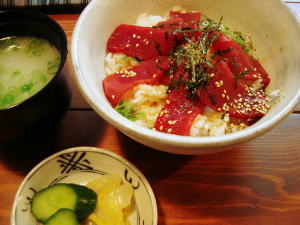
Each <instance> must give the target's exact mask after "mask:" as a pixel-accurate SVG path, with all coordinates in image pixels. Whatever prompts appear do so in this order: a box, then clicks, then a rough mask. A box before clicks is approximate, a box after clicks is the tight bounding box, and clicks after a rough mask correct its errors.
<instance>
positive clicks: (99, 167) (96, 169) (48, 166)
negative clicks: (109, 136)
mask: <svg viewBox="0 0 300 225" xmlns="http://www.w3.org/2000/svg"><path fill="white" fill-rule="evenodd" d="M105 174H117V175H119V176H120V177H122V180H123V182H129V183H131V184H132V185H133V187H134V198H133V203H134V210H133V212H132V213H131V214H130V216H129V218H128V219H129V222H130V225H156V224H157V206H156V200H155V197H154V194H153V191H152V189H151V186H150V184H149V183H148V181H147V180H146V178H145V177H144V176H143V174H142V173H141V172H140V171H139V170H138V169H137V168H136V167H135V166H134V165H132V164H131V163H130V162H128V161H127V160H125V159H124V158H122V157H121V156H119V155H117V154H114V153H112V152H109V151H106V150H103V149H99V148H94V147H76V148H71V149H67V150H64V151H61V152H58V153H56V154H54V155H52V156H50V157H48V158H47V159H45V160H43V161H42V162H41V163H39V164H38V165H37V166H36V167H35V168H33V169H32V170H31V171H30V172H29V174H28V175H27V176H26V177H25V179H24V180H23V182H22V184H21V185H20V187H19V190H18V191H17V194H16V197H15V200H14V204H13V210H12V215H11V225H37V224H39V223H38V222H37V221H36V219H35V218H34V217H33V216H32V214H31V212H30V202H31V199H32V197H33V195H34V194H35V193H36V192H37V191H39V190H41V189H43V188H45V187H47V186H49V185H51V184H55V183H77V184H82V185H84V184H86V183H87V182H88V181H90V180H92V179H95V178H97V177H99V176H102V175H105Z"/></svg>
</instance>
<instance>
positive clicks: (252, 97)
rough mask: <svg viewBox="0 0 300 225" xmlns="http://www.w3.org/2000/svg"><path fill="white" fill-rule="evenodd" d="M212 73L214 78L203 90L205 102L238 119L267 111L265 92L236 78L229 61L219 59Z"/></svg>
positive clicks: (261, 114)
mask: <svg viewBox="0 0 300 225" xmlns="http://www.w3.org/2000/svg"><path fill="white" fill-rule="evenodd" d="M212 74H213V77H212V79H211V80H210V81H209V83H208V85H207V86H206V87H205V88H204V89H203V90H202V92H201V100H202V101H203V103H205V104H206V105H208V106H209V107H210V108H212V109H214V110H216V111H219V112H224V113H228V114H229V115H230V117H233V118H238V119H248V118H256V117H262V116H263V115H264V114H265V113H266V111H265V109H267V102H266V96H265V94H263V93H264V92H263V91H255V90H254V89H252V88H249V87H247V86H246V85H245V84H244V83H242V82H241V81H240V80H238V79H236V78H235V76H234V74H233V73H232V72H231V70H230V68H229V66H228V63H226V62H224V61H219V62H218V63H217V64H216V65H215V68H214V71H213V72H212Z"/></svg>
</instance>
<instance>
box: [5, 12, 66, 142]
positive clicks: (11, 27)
mask: <svg viewBox="0 0 300 225" xmlns="http://www.w3.org/2000/svg"><path fill="white" fill-rule="evenodd" d="M11 36H33V37H37V38H43V39H46V40H48V41H49V42H50V43H52V44H53V45H54V46H56V48H57V49H58V50H59V51H60V54H61V63H60V67H59V70H58V72H57V74H56V75H55V76H54V78H53V79H52V80H51V81H50V82H49V83H48V84H47V85H46V86H45V87H44V88H43V89H42V90H40V91H39V92H38V93H37V94H35V95H34V96H32V97H30V98H28V99H27V100H25V101H23V102H21V103H19V104H17V105H14V106H12V107H9V108H5V109H0V142H5V141H11V140H15V139H17V138H19V137H22V136H24V135H28V134H31V133H35V132H36V131H38V132H42V131H43V130H44V129H48V128H49V126H52V125H54V124H56V123H57V122H58V121H60V120H61V119H62V118H63V117H64V115H65V113H66V111H67V109H68V107H69V105H70V100H71V92H70V88H69V86H68V83H67V80H66V76H63V74H62V73H61V70H62V68H63V66H64V64H65V61H66V58H67V53H68V52H67V38H66V35H65V33H64V31H63V29H62V28H61V27H60V26H59V25H58V24H57V23H56V22H55V21H53V20H52V19H51V18H49V17H48V16H45V15H42V14H39V13H36V12H31V11H25V10H14V11H6V12H1V13H0V38H4V37H11ZM16 63H18V62H16Z"/></svg>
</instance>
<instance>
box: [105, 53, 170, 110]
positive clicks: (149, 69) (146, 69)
mask: <svg viewBox="0 0 300 225" xmlns="http://www.w3.org/2000/svg"><path fill="white" fill-rule="evenodd" d="M168 68H169V62H168V57H166V56H159V57H156V58H153V59H149V60H147V61H144V62H141V63H140V64H139V65H137V66H134V67H132V68H130V69H128V70H125V71H121V72H119V73H116V74H112V75H109V76H108V77H106V78H105V79H104V80H103V82H102V83H103V89H104V93H105V95H106V98H107V99H108V101H109V102H110V104H111V105H112V106H113V107H114V106H116V105H117V104H118V103H119V101H120V100H121V99H122V96H123V95H124V94H125V93H126V92H127V91H129V90H130V89H131V88H133V87H134V86H136V85H138V84H156V83H157V82H158V80H159V79H160V77H161V76H163V75H164V71H167V70H168Z"/></svg>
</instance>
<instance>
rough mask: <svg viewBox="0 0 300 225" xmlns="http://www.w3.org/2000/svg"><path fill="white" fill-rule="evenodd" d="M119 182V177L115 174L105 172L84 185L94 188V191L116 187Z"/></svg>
mask: <svg viewBox="0 0 300 225" xmlns="http://www.w3.org/2000/svg"><path fill="white" fill-rule="evenodd" d="M120 183H121V178H120V177H119V176H118V175H116V174H106V175H104V176H101V177H99V178H97V179H94V180H92V181H90V182H89V183H88V184H87V185H86V186H87V187H89V188H91V189H92V190H94V191H95V192H97V193H98V192H99V191H101V190H102V189H103V188H104V189H110V188H111V187H116V186H118V185H119V184H120Z"/></svg>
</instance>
